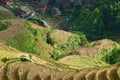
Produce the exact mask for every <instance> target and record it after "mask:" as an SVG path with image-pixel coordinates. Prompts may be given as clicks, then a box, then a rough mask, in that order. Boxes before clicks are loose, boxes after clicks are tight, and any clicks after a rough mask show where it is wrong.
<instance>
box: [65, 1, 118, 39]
mask: <svg viewBox="0 0 120 80" xmlns="http://www.w3.org/2000/svg"><path fill="white" fill-rule="evenodd" d="M69 13H70V14H69ZM66 16H67V17H69V18H70V20H71V22H70V23H69V24H68V25H69V26H70V30H71V31H79V32H83V33H84V34H86V36H87V38H88V39H90V40H95V39H101V38H106V37H109V36H110V35H115V34H117V33H118V32H120V2H119V0H99V1H98V2H97V4H96V7H95V8H94V9H93V10H89V9H87V8H85V9H83V10H80V9H71V10H69V11H68V14H66Z"/></svg>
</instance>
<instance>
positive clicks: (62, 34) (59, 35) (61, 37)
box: [51, 30, 72, 45]
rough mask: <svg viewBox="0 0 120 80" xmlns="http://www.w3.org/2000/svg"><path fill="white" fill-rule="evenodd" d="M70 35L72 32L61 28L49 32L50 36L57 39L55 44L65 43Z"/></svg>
mask: <svg viewBox="0 0 120 80" xmlns="http://www.w3.org/2000/svg"><path fill="white" fill-rule="evenodd" d="M71 36H72V33H70V32H66V31H63V30H54V31H53V32H52V34H51V37H53V38H55V39H57V40H56V41H57V42H56V43H57V45H62V44H65V43H66V42H67V40H68V39H69V38H70V37H71Z"/></svg>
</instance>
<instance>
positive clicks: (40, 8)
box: [37, 0, 49, 14]
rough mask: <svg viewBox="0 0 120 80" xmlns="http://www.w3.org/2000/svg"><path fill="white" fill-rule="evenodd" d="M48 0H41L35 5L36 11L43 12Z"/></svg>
mask: <svg viewBox="0 0 120 80" xmlns="http://www.w3.org/2000/svg"><path fill="white" fill-rule="evenodd" d="M48 3H49V0H41V1H40V2H39V3H38V5H37V11H38V12H40V13H41V14H44V13H45V11H46V8H47V5H48Z"/></svg>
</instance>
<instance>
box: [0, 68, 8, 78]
mask: <svg viewBox="0 0 120 80" xmlns="http://www.w3.org/2000/svg"><path fill="white" fill-rule="evenodd" d="M6 73H7V66H4V67H2V68H1V69H0V80H7V77H6Z"/></svg>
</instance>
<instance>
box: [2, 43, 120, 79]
mask: <svg viewBox="0 0 120 80" xmlns="http://www.w3.org/2000/svg"><path fill="white" fill-rule="evenodd" d="M13 55H14V56H13ZM77 58H79V57H77V56H76V59H77ZM67 59H69V60H67ZM65 60H66V61H69V62H67V63H70V64H69V65H68V64H63V63H61V61H63V62H66V61H65ZM71 60H73V59H72V57H68V58H66V59H64V60H61V61H60V62H59V61H57V62H56V61H52V60H50V59H48V60H47V59H44V58H40V57H38V56H35V55H32V54H31V58H30V56H29V55H28V54H27V53H23V52H20V51H18V50H16V49H14V48H11V47H8V46H5V45H4V44H0V66H1V68H0V80H6V79H7V80H11V79H12V80H21V79H23V80H41V79H42V80H96V79H97V80H105V79H107V80H119V79H120V77H119V76H120V75H119V72H120V71H119V67H120V65H119V64H115V65H112V66H109V65H105V64H101V62H99V63H98V62H97V61H95V63H94V61H92V60H91V59H88V60H87V58H82V61H83V62H86V63H87V64H84V66H83V64H79V67H78V65H73V64H76V63H72V64H71V62H70V61H71ZM80 60H81V59H80ZM75 61H76V60H75ZM82 61H80V63H81V62H82ZM78 62H79V61H78ZM89 62H90V64H89V65H88V63H89ZM96 63H97V64H96ZM77 64H78V63H77ZM80 65H81V66H83V67H80ZM33 73H34V74H33Z"/></svg>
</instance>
